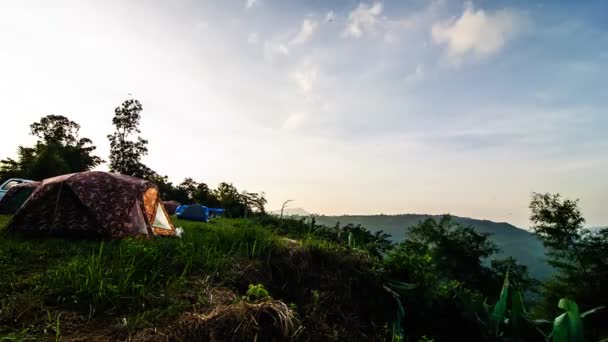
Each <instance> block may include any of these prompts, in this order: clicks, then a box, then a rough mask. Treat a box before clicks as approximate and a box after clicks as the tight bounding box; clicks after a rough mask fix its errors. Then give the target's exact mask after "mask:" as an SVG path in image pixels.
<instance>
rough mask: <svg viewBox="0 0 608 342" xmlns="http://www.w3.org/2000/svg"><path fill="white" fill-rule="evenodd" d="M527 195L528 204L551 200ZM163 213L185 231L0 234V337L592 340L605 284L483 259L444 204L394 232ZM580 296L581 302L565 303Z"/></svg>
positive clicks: (601, 330)
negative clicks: (121, 235)
mask: <svg viewBox="0 0 608 342" xmlns="http://www.w3.org/2000/svg"><path fill="white" fill-rule="evenodd" d="M532 203H533V205H536V206H537V207H535V208H534V209H533V210H532V212H533V215H536V214H535V213H537V212H543V213H545V212H546V210H549V211H551V210H552V209H551V208H553V207H555V206H556V205H558V204H561V203H563V202H562V201H560V200H559V198H558V200H557V202H550V203H548V204H546V203H544V202H543V203H541V204H535V203H536V202H534V199H533V202H532ZM558 207H559V208H562V207H561V206H558ZM575 208H576V206H574V207H572V208H571V209H572V210H571V212H574V213H575V212H576V211H575V210H574V209H575ZM563 211H564V209H563V208H562V209H560V210H557V211H556V212H560V213H563ZM566 217H570V218H571V217H574V216H572V213H570V214H567V215H566ZM0 219H1V220H2V222H0V223H2V224H4V223H6V222H7V220H8V217H6V216H3V217H0ZM552 220H553V216H551V217H549V218H547V217H542V218H539V219H538V220H537V221H535V222H537V223H538V225H539V226H540V225H543V227H545V228H546V229H545V233H544V234H545V235H540V236H541V238H543V239H556V238H557V237H559V236H561V235H559V234H562V233H561V230H560V229H561V228H560V227H563V225H562V224H561V223H560V224H556V225H551V222H553V221H552ZM175 223H176V225H177V226H182V227H183V228H184V230H185V234H184V236H183V238H181V239H180V238H155V239H134V238H131V239H125V240H119V241H98V240H62V239H25V238H22V237H19V236H13V235H8V234H6V233H3V234H2V237H0V267H2V269H3V270H4V272H3V275H2V278H1V281H0V310H1V312H0V336H4V337H5V338H6V339H39V338H47V339H49V338H80V339H126V338H129V339H131V340H135V341H138V340H150V339H151V338H160V337H159V336H171V337H172V338H176V339H209V338H210V337H211V336H214V337H215V338H221V339H236V340H251V339H254V338H257V339H258V340H270V339H271V337H276V338H279V339H284V340H304V341H306V340H335V341H338V340H345V339H346V340H369V339H371V338H373V339H375V340H379V341H429V340H433V341H447V340H455V339H456V340H467V341H543V340H553V341H580V340H582V338H584V339H586V340H588V341H595V340H600V339H601V338H606V336H607V335H608V331H607V330H606V328H605V324H602V322H605V317H606V312H605V311H606V310H602V307H601V305H604V304H605V301H604V299H603V298H604V297H603V294H602V293H596V294H595V300H594V299H593V298H590V297H588V294H589V293H590V292H589V291H592V290H591V289H589V288H588V287H586V285H585V283H569V282H568V281H569V280H568V279H582V280H584V278H571V277H574V276H580V274H579V273H577V272H583V270H580V271H576V272H575V271H574V268H564V269H563V270H562V269H560V268H558V270H561V271H560V273H558V275H557V277H556V278H552V279H551V280H549V281H547V282H545V283H544V284H543V286H541V284H540V283H539V282H538V281H536V280H535V279H533V278H531V277H530V275H529V273H528V271H527V268H526V267H525V266H523V265H520V264H518V263H517V261H516V260H515V259H513V258H505V259H494V260H492V261H491V262H490V259H491V258H492V257H493V255H494V254H495V253H496V251H497V247H496V245H495V244H494V242H493V241H492V237H491V235H489V234H485V233H479V232H477V231H476V230H475V229H473V228H471V227H468V226H463V225H461V224H458V223H457V222H455V221H454V220H453V219H452V218H451V217H449V216H445V217H442V218H441V219H440V220H435V219H432V218H429V219H427V220H425V221H423V222H420V223H419V224H417V225H415V226H413V227H410V229H409V232H408V238H407V239H406V240H404V241H402V242H400V243H398V244H394V243H393V242H392V241H391V240H390V236H388V235H387V234H384V233H382V232H374V233H372V232H370V231H369V230H367V229H365V228H363V227H361V226H354V225H345V226H340V225H335V226H333V227H328V226H323V225H319V224H317V223H316V222H315V221H314V220H313V221H307V220H304V219H279V218H277V217H272V216H266V215H257V216H253V217H250V218H248V219H219V220H216V221H212V222H211V223H208V224H204V223H193V222H188V221H181V220H177V219H176V220H175ZM569 231H571V230H569ZM575 231H576V230H575ZM581 232H582V231H581ZM556 234H558V235H557V236H556ZM586 234H587V233H584V236H587V235H586ZM595 234H598V235H595ZM604 234H606V233H605V230H600V231H599V232H597V233H594V234H592V235H591V236H592V237H593V238H591V237H589V238H581V239H579V238H576V239H575V236H574V237H572V239H568V241H578V242H577V243H578V245H577V248H578V249H576V250H577V251H579V253H580V255H581V259H580V260H583V261H585V260H591V261H592V260H595V259H593V258H591V253H592V250H590V247H589V246H588V245H586V243H593V245H592V246H598V245H597V244H598V243H600V242H605V240H602V237H604V236H605V235H604ZM551 241H553V240H551ZM568 243H570V242H568ZM602 246H603V245H602ZM583 247H584V248H583ZM551 248H557V247H551ZM602 253H605V250H603V249H602V250H597V252H596V253H595V254H594V257H600V258H601V257H602V256H603V254H602ZM583 255H584V256H585V257H584V258H583ZM587 258H590V259H587ZM600 261H601V259H600ZM573 262H579V261H577V260H573ZM602 267H603V268H602ZM605 267H606V266H605V264H604V266H602V264H600V263H595V264H594V263H587V264H586V269H587V271H589V270H590V269H591V270H593V271H594V272H597V274H595V275H594V277H595V278H594V282H595V281H599V282H601V283H603V282H604V281H605V280H606V278H605V277H606V274H607V273H606V268H605ZM602 272H603V273H602ZM556 284H557V285H556ZM558 285H559V286H558ZM556 298H557V299H556ZM560 298H561V299H562V300H560ZM558 302H559V307H558V306H557V305H556V304H557V303H558ZM488 303H495V304H494V305H489V304H488ZM577 304H578V305H577ZM579 305H580V307H581V311H585V310H587V312H585V313H583V314H579V309H578V307H579ZM564 311H565V312H564ZM554 317H556V318H554ZM583 317H584V318H583ZM85 327H86V328H85ZM236 327H242V329H240V330H238V331H237V332H235V329H236ZM446 327H449V329H447V328H446ZM154 336H156V337H154ZM564 336H565V337H564Z"/></svg>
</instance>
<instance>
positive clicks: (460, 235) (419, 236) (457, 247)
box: [407, 215, 498, 291]
mask: <svg viewBox="0 0 608 342" xmlns="http://www.w3.org/2000/svg"><path fill="white" fill-rule="evenodd" d="M407 243H408V244H409V245H410V246H411V247H410V248H415V249H417V250H418V251H419V252H420V253H424V254H428V255H430V256H431V258H432V260H433V263H434V264H435V265H436V269H437V271H438V272H439V273H440V274H441V275H442V277H444V278H446V279H455V280H458V281H460V282H462V283H464V284H465V285H467V286H469V287H472V288H477V289H483V287H484V285H486V284H488V283H489V282H490V280H489V279H490V277H491V271H490V270H489V269H488V268H487V267H486V266H484V260H485V259H486V258H488V257H490V256H491V255H492V254H494V253H496V252H498V247H497V246H496V245H495V244H494V242H493V241H492V240H491V239H490V234H486V233H478V232H476V231H475V230H474V229H473V228H471V227H468V226H462V225H460V224H458V223H455V222H453V221H452V218H451V217H450V216H449V215H445V216H443V217H442V218H441V219H440V220H439V221H437V220H435V219H433V218H429V219H427V220H425V221H423V222H420V223H419V224H418V225H416V226H414V227H411V228H410V230H409V234H408V238H407ZM487 290H488V291H491V289H487Z"/></svg>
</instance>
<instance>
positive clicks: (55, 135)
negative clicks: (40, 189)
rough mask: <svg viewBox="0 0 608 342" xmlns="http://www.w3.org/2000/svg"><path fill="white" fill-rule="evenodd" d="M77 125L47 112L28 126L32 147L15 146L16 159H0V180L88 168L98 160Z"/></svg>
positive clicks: (43, 175) (33, 177) (88, 140)
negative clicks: (33, 140) (33, 142)
mask: <svg viewBox="0 0 608 342" xmlns="http://www.w3.org/2000/svg"><path fill="white" fill-rule="evenodd" d="M79 130H80V125H78V124H77V123H76V122H74V121H71V120H69V119H68V118H66V117H65V116H62V115H48V116H45V117H43V118H41V119H40V121H39V122H35V123H33V124H31V125H30V134H31V135H33V136H35V137H36V138H37V141H36V143H35V145H34V147H23V146H19V147H18V151H17V154H18V158H17V160H14V159H11V158H7V159H5V160H2V161H0V179H6V178H10V177H20V178H28V179H33V180H42V179H45V178H50V177H54V176H58V175H62V174H66V173H73V172H81V171H88V170H90V169H92V168H94V167H95V166H97V165H99V164H100V163H101V162H102V160H101V158H99V157H96V156H94V155H92V153H93V151H94V150H95V149H96V147H95V146H93V145H92V141H91V140H90V139H88V138H80V137H79V136H78V132H79Z"/></svg>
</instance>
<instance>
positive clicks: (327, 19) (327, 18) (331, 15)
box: [325, 10, 336, 23]
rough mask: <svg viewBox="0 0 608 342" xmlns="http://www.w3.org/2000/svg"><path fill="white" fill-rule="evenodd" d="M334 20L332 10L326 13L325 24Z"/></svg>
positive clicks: (334, 15) (334, 16)
mask: <svg viewBox="0 0 608 342" xmlns="http://www.w3.org/2000/svg"><path fill="white" fill-rule="evenodd" d="M335 19H336V14H335V13H334V11H333V10H331V11H329V12H327V14H326V15H325V22H326V23H328V22H330V21H334V20H335Z"/></svg>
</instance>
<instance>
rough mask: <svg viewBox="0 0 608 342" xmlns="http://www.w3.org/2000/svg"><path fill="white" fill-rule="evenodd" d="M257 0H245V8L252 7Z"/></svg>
mask: <svg viewBox="0 0 608 342" xmlns="http://www.w3.org/2000/svg"><path fill="white" fill-rule="evenodd" d="M257 2H258V1H257V0H245V8H251V7H253V6H254V5H255V4H256V3H257Z"/></svg>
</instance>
